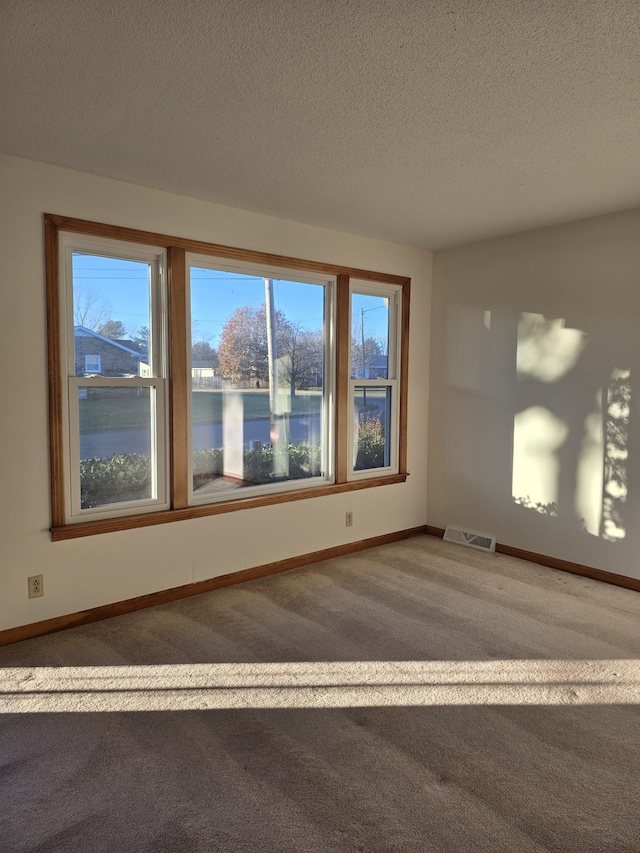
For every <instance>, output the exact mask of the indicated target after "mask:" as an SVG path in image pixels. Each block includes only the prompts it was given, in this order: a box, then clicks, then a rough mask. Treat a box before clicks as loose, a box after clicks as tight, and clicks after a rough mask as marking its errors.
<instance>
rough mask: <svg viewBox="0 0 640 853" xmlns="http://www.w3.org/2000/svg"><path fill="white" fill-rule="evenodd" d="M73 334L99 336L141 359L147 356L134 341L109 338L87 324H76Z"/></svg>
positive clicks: (100, 339)
mask: <svg viewBox="0 0 640 853" xmlns="http://www.w3.org/2000/svg"><path fill="white" fill-rule="evenodd" d="M73 334H74V335H75V336H76V337H92V338H97V339H98V340H99V341H102V342H103V343H106V344H111V346H114V347H117V348H118V349H121V350H125V352H128V353H130V354H131V355H133V356H135V357H136V358H139V359H145V358H146V357H147V353H145V352H141V351H140V350H139V349H137V348H136V344H135V343H134V341H126V340H116V339H115V338H107V337H105V336H104V335H100V334H98V332H96V331H94V330H93V329H88V328H87V327H86V326H74V327H73Z"/></svg>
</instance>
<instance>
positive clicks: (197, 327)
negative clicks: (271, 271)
mask: <svg viewBox="0 0 640 853" xmlns="http://www.w3.org/2000/svg"><path fill="white" fill-rule="evenodd" d="M148 276H149V273H148V264H146V263H144V262H140V261H129V260H119V259H115V258H107V257H100V256H96V255H85V254H81V253H74V255H73V286H74V300H75V299H78V301H79V304H80V306H81V307H83V306H84V307H88V308H89V309H90V313H89V320H88V322H89V325H91V322H92V321H95V320H96V319H97V318H98V316H99V315H100V322H105V321H106V320H120V321H121V322H122V323H123V325H124V326H125V327H126V329H127V333H128V337H135V335H136V334H137V332H138V330H139V329H140V327H141V326H149V277H148ZM273 281H274V298H275V304H276V308H278V309H280V310H281V311H282V312H283V313H284V315H285V316H286V318H287V319H288V320H289V321H290V322H292V323H295V324H300V326H301V327H302V328H305V329H309V330H313V329H320V328H321V327H322V320H323V313H324V307H323V288H322V286H321V285H317V284H309V283H304V282H291V281H282V280H277V279H274V280H273ZM191 299H192V316H193V319H194V324H193V328H192V338H193V341H194V342H195V341H201V340H205V341H207V343H209V344H211V346H212V347H214V348H215V347H217V346H218V344H219V340H220V334H221V332H222V327H223V326H224V323H225V321H226V319H227V318H228V317H229V315H230V314H232V313H233V311H234V310H235V309H236V308H238V307H240V306H243V305H247V304H253V305H256V306H259V305H261V304H263V303H264V301H265V287H264V279H263V278H261V277H257V276H249V275H241V274H238V273H232V272H227V271H224V270H209V269H202V268H198V267H194V268H192V277H191ZM385 308H386V305H385V300H384V299H382V298H381V297H377V296H370V295H365V294H354V298H353V305H352V310H353V315H354V331H355V332H357V334H358V335H360V334H361V323H362V320H363V319H364V330H365V337H375V338H379V337H381V336H384V337H386V332H387V328H388V312H387V310H385ZM361 311H364V314H362V313H361Z"/></svg>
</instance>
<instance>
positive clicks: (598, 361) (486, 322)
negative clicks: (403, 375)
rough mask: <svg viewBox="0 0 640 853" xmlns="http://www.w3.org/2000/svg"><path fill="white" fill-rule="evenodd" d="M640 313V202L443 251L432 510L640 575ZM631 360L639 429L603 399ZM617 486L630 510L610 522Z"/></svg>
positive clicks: (534, 547) (504, 537)
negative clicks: (548, 508) (549, 510)
mask: <svg viewBox="0 0 640 853" xmlns="http://www.w3.org/2000/svg"><path fill="white" fill-rule="evenodd" d="M523 315H528V316H523ZM531 315H533V316H531ZM541 317H544V318H545V319H544V321H543V320H542V319H541ZM562 321H563V322H562ZM639 321H640V211H638V210H636V211H631V212H626V213H620V214H615V215H610V216H604V217H598V218H594V219H590V220H585V221H582V222H576V223H571V224H569V225H564V226H560V227H555V228H546V229H542V230H539V231H533V232H528V233H525V234H519V235H514V236H511V237H507V238H503V239H497V240H491V241H486V242H483V243H478V244H474V245H470V246H466V247H462V248H457V249H451V250H446V251H441V252H436V254H435V258H434V290H433V302H432V358H431V384H430V432H429V499H428V511H427V518H428V523H429V524H432V525H435V526H439V527H445V526H446V525H447V524H460V525H464V526H467V527H468V528H471V529H473V530H479V531H486V532H488V533H492V534H495V535H497V538H498V541H499V542H501V543H504V544H507V545H511V546H515V547H519V548H524V549H527V550H530V551H535V552H537V553H540V554H546V555H551V556H555V557H559V558H561V559H565V560H571V561H574V562H578V563H582V564H585V565H589V566H593V567H596V568H600V569H604V570H606V571H610V572H615V573H618V574H623V575H627V576H630V577H635V578H637V577H640V565H639V561H638V554H639V553H640V547H639V546H640V540H639V537H640V528H639V525H638V520H639V516H638V510H639V507H640V447H639V441H640V407H639V402H640V346H639V338H640V335H639V329H638V326H639ZM615 370H624V371H629V376H628V379H624V380H623V381H622V385H624V384H625V383H626V384H627V385H628V389H629V390H630V393H631V406H630V412H629V424H628V430H627V428H626V427H625V425H624V423H623V422H622V417H621V416H622V415H623V414H624V413H623V412H622V411H621V410H620V409H618V410H616V409H615V408H613V409H612V410H611V411H610V412H609V411H608V409H609V406H608V404H607V403H606V402H605V403H604V405H603V396H602V390H603V389H606V388H607V387H609V386H610V385H611V376H612V373H613V372H614V371H615ZM621 375H623V376H624V374H621ZM607 422H608V423H609V428H611V427H612V426H618V427H621V428H622V430H621V433H619V435H618V440H617V447H614V449H613V450H609V451H606V450H605V444H606V442H605V441H604V431H605V429H606V428H607ZM625 431H627V432H628V435H627V436H626V437H625V435H624V432H625ZM613 455H617V460H615V464H616V465H617V466H618V475H617V479H616V478H615V477H614V478H612V477H611V476H610V475H608V474H607V473H606V470H605V462H606V464H607V465H609V464H611V462H612V457H613ZM625 455H626V458H625ZM605 457H606V458H605ZM622 469H626V478H627V483H626V489H627V495H626V501H622V500H621V499H620V498H621V496H622V494H623V492H624V488H622V489H621V487H620V482H621V480H622V478H621V476H620V474H619V472H620V471H621V470H622ZM526 495H529V497H530V499H531V502H533V503H542V504H544V505H548V504H550V503H556V504H557V513H558V514H557V516H556V517H552V516H550V515H548V514H546V513H541V512H539V511H536V510H535V509H532V508H527V507H525V506H522V505H519V504H517V503H516V502H515V501H514V497H520V498H523V497H526ZM603 496H604V497H605V498H610V497H612V496H613V498H614V500H613V504H612V506H613V508H614V509H615V510H616V511H619V514H620V518H619V520H618V522H617V523H616V524H613V525H612V524H611V523H610V522H608V523H606V524H605V527H604V528H603V527H602V526H601V522H606V521H607V519H606V514H605V516H604V517H603V515H602V510H603ZM603 534H606V535H603ZM607 536H609V537H612V538H609V539H608V538H607ZM614 539H617V541H614Z"/></svg>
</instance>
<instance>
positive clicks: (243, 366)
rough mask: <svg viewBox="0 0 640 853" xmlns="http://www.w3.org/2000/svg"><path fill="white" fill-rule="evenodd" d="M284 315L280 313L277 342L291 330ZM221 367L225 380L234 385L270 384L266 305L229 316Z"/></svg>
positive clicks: (222, 338) (222, 340) (220, 352)
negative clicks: (287, 330) (255, 382)
mask: <svg viewBox="0 0 640 853" xmlns="http://www.w3.org/2000/svg"><path fill="white" fill-rule="evenodd" d="M289 325H290V324H289V322H288V321H287V319H286V317H285V316H284V314H283V313H282V311H280V310H277V311H276V338H277V339H278V340H279V339H280V336H281V335H282V334H283V333H284V332H285V331H286V329H287V328H288V327H289ZM218 364H219V370H220V375H221V376H222V377H223V379H230V380H231V381H232V382H252V381H260V382H268V381H269V355H268V350H267V316H266V309H265V306H264V304H263V305H260V306H259V307H256V306H255V305H243V306H241V307H240V308H236V310H235V311H234V312H233V314H231V315H230V316H229V318H228V319H227V321H226V323H225V324H224V326H223V327H222V334H221V335H220V347H219V348H218Z"/></svg>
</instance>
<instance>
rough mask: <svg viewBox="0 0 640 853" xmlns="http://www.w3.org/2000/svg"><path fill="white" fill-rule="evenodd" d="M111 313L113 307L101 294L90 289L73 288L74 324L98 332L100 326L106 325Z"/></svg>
mask: <svg viewBox="0 0 640 853" xmlns="http://www.w3.org/2000/svg"><path fill="white" fill-rule="evenodd" d="M110 313H111V306H110V305H109V302H108V300H107V299H105V298H104V297H103V296H102V294H101V293H99V292H97V291H95V290H92V289H91V288H90V287H82V286H81V285H79V286H74V288H73V323H74V325H75V326H84V327H85V328H86V329H91V330H92V331H96V330H97V328H98V326H101V325H102V324H103V323H106V322H107V321H108V319H109V314H110Z"/></svg>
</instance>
